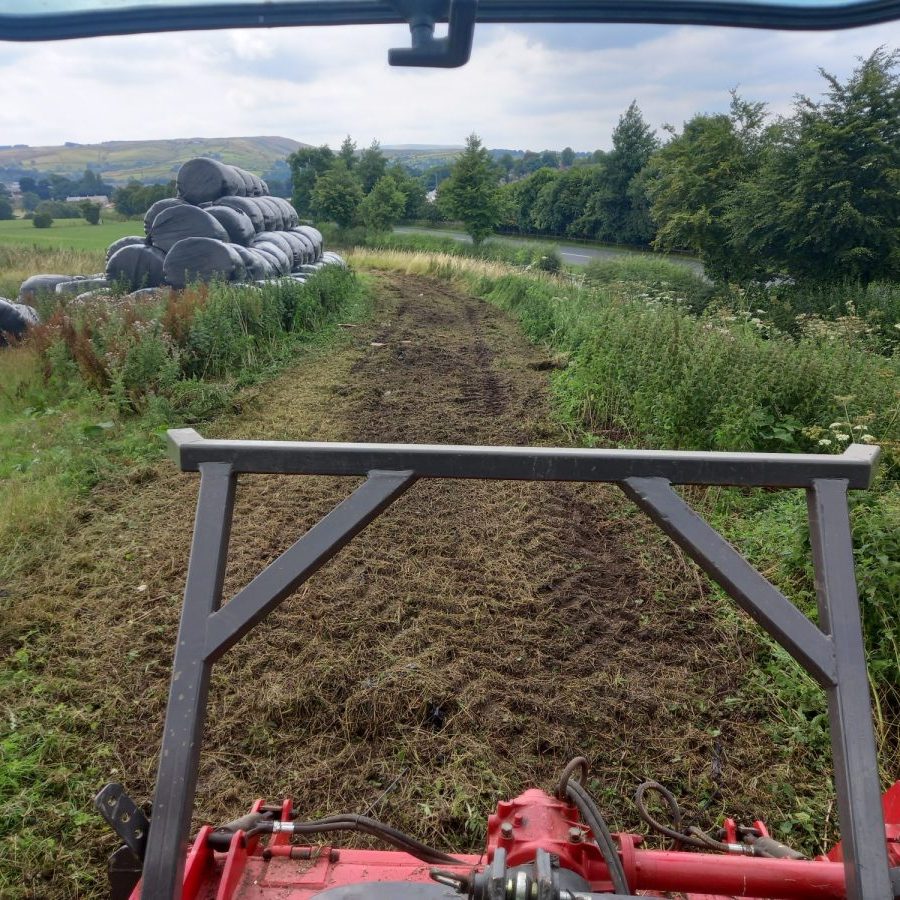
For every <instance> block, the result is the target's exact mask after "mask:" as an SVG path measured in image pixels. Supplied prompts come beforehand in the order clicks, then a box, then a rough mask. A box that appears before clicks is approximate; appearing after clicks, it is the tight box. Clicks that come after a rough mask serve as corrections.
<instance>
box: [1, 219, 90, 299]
mask: <svg viewBox="0 0 900 900" xmlns="http://www.w3.org/2000/svg"><path fill="white" fill-rule="evenodd" d="M85 227H90V226H85ZM105 265H106V262H105V253H104V252H103V250H73V249H70V248H62V247H49V248H48V247H36V246H15V245H8V246H7V245H2V244H0V297H6V298H7V299H10V300H15V299H16V297H17V296H18V293H19V286H20V285H21V284H22V282H23V281H24V280H25V279H26V278H28V277H30V276H31V275H34V274H35V272H47V273H53V274H61V275H93V274H95V273H97V272H102V271H103V270H104V268H105Z"/></svg>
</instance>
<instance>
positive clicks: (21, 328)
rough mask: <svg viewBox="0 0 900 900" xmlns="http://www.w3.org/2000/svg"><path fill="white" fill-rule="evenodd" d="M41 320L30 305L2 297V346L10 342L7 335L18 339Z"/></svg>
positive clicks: (0, 334) (0, 325) (0, 342)
mask: <svg viewBox="0 0 900 900" xmlns="http://www.w3.org/2000/svg"><path fill="white" fill-rule="evenodd" d="M40 321H41V319H40V316H38V314H37V312H36V311H35V310H34V309H32V308H31V307H30V306H26V305H25V304H24V303H13V302H12V301H11V300H6V299H5V298H3V297H0V347H5V346H6V344H7V343H8V341H7V339H6V335H11V336H12V337H14V338H16V339H18V338H20V337H22V335H23V334H25V332H26V331H27V330H28V329H29V328H30V327H31V326H32V325H38V324H39V323H40Z"/></svg>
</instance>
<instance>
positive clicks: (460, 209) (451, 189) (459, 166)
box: [439, 134, 500, 244]
mask: <svg viewBox="0 0 900 900" xmlns="http://www.w3.org/2000/svg"><path fill="white" fill-rule="evenodd" d="M439 197H440V200H441V203H442V204H443V206H444V207H445V209H447V211H448V212H449V213H450V215H451V216H453V218H456V219H459V220H460V221H462V223H463V224H464V225H465V226H466V231H467V232H468V233H469V234H470V235H471V237H472V240H473V241H474V242H475V244H480V243H481V242H482V241H483V240H484V239H485V238H486V237H487V236H488V235H489V234H491V233H492V232H493V231H494V229H495V228H496V227H497V223H498V222H499V221H500V192H499V189H498V186H497V170H496V169H495V167H494V165H493V163H492V162H491V158H490V156H489V155H488V152H487V150H486V149H485V148H484V147H483V146H482V143H481V140H480V138H479V137H478V135H476V134H470V135H469V137H468V139H467V140H466V149H465V150H464V151H463V152H462V153H461V154H460V156H459V157H458V158H457V160H456V162H455V163H454V164H453V170H452V171H451V173H450V177H449V178H448V179H447V180H446V181H445V182H444V183H443V184H442V185H441V187H440V191H439Z"/></svg>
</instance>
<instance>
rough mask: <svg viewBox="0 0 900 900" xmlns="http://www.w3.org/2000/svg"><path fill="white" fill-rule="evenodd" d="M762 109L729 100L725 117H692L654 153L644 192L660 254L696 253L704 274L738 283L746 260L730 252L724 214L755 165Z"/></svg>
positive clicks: (749, 266) (749, 265) (748, 262)
mask: <svg viewBox="0 0 900 900" xmlns="http://www.w3.org/2000/svg"><path fill="white" fill-rule="evenodd" d="M764 112H765V110H764V107H763V105H762V104H746V103H744V102H743V101H741V100H740V99H739V98H738V97H736V96H734V97H733V98H732V109H731V113H730V115H724V114H718V115H697V116H694V118H692V119H691V120H690V121H689V122H687V123H686V124H685V126H684V129H683V130H682V132H681V134H678V135H675V136H674V137H673V139H672V140H671V141H669V143H668V144H666V145H665V147H663V148H662V149H661V150H660V151H658V152H657V153H655V154H654V156H653V157H652V159H651V161H650V163H649V165H648V170H649V171H648V173H647V179H646V190H647V194H648V196H649V198H650V201H651V207H650V212H651V215H652V217H653V219H654V220H655V222H656V223H657V226H658V230H657V234H656V238H655V240H654V245H655V246H656V247H657V249H661V250H690V251H693V252H695V253H697V254H699V256H700V258H701V259H702V260H703V263H704V265H705V267H706V271H707V273H708V274H709V275H711V276H712V277H714V278H718V279H728V278H743V277H746V276H747V275H748V274H750V273H751V272H752V271H753V269H754V264H753V263H752V261H751V260H749V259H747V258H745V257H743V256H741V255H739V254H735V253H734V252H733V251H732V248H731V243H730V242H731V227H730V223H729V221H728V213H729V210H730V209H731V206H732V204H733V202H734V196H735V191H736V190H737V188H738V187H739V186H740V185H741V184H742V183H743V182H744V181H747V180H750V179H752V178H753V177H754V175H755V173H756V170H757V169H758V166H759V158H760V148H761V146H762V140H761V125H762V122H763V119H764Z"/></svg>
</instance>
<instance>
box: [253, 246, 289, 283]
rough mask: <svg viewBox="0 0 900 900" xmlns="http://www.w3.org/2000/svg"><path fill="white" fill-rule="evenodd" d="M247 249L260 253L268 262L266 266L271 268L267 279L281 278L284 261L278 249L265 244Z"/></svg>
mask: <svg viewBox="0 0 900 900" xmlns="http://www.w3.org/2000/svg"><path fill="white" fill-rule="evenodd" d="M247 249H248V250H253V252H254V253H258V254H259V255H260V256H261V257H262V258H263V259H264V260H265V261H266V265H267V266H268V267H269V271H268V272H267V273H266V278H281V276H282V268H283V262H284V260H283V259H282V256H281V254H280V253H279V251H278V248H277V247H275V246H274V245H272V244H265V243H263V245H261V246H259V247H248V248H247Z"/></svg>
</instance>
